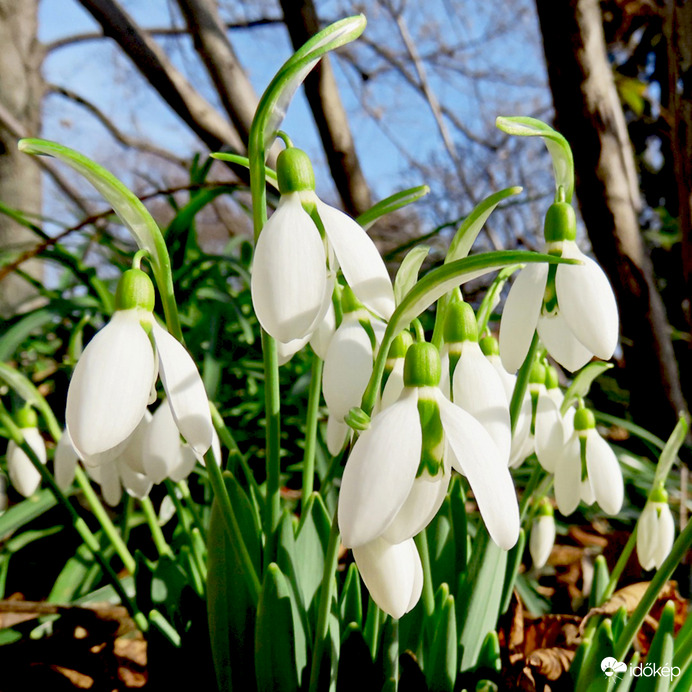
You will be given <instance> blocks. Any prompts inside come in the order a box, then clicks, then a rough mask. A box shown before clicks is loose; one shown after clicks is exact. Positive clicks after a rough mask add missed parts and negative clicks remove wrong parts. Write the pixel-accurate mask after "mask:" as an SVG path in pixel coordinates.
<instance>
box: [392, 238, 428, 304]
mask: <svg viewBox="0 0 692 692" xmlns="http://www.w3.org/2000/svg"><path fill="white" fill-rule="evenodd" d="M429 252H430V248H429V247H426V246H425V245H418V246H416V247H414V248H413V249H412V250H410V251H409V252H408V253H407V254H406V257H404V259H403V260H401V264H400V265H399V269H398V271H397V273H396V277H395V278H394V300H395V302H396V304H397V305H399V303H401V301H402V300H403V299H404V297H405V296H406V294H407V293H408V292H409V291H410V290H411V289H412V288H413V286H414V285H415V283H416V281H418V272H419V271H420V268H421V265H422V264H423V262H425V258H426V257H427V256H428V253H429Z"/></svg>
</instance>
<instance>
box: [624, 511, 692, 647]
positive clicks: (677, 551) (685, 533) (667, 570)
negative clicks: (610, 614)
mask: <svg viewBox="0 0 692 692" xmlns="http://www.w3.org/2000/svg"><path fill="white" fill-rule="evenodd" d="M691 546H692V521H688V522H687V526H685V528H684V529H683V530H682V532H681V533H680V535H679V536H678V538H677V540H676V541H675V543H674V544H673V549H672V550H671V551H670V554H669V555H668V557H667V558H666V559H665V560H664V562H663V564H662V565H661V566H660V567H659V569H658V571H657V572H656V574H654V577H653V579H652V580H651V582H650V583H649V586H648V588H647V590H646V592H645V593H644V596H643V597H642V599H641V601H639V603H638V605H637V607H636V608H635V609H634V612H633V613H632V616H631V617H630V619H629V620H628V621H627V625H625V629H624V630H623V631H622V634H621V635H620V636H619V637H618V639H617V641H616V642H615V653H614V654H613V655H614V656H615V658H617V660H618V661H622V660H623V658H624V657H625V655H626V654H627V652H628V651H629V648H630V646H631V645H632V642H633V641H634V638H635V636H636V634H637V631H638V630H639V628H640V627H641V625H642V623H643V622H644V618H645V617H646V616H647V614H648V612H649V611H650V610H651V607H652V606H653V604H654V603H655V602H656V599H657V598H658V594H659V593H660V592H661V590H662V589H663V587H664V586H665V585H666V583H667V582H668V580H669V579H670V578H671V577H672V576H673V572H674V571H675V569H676V568H677V566H678V565H679V564H680V563H681V562H682V560H683V558H684V557H685V554H686V553H687V551H688V550H689V549H690V547H691Z"/></svg>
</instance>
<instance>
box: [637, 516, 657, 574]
mask: <svg viewBox="0 0 692 692" xmlns="http://www.w3.org/2000/svg"><path fill="white" fill-rule="evenodd" d="M656 504H658V503H654V502H647V503H646V504H645V505H644V509H643V510H642V513H641V516H640V517H639V522H638V525H637V558H638V559H639V564H640V565H641V566H642V567H643V568H644V569H645V570H650V569H653V568H654V567H655V565H656V558H655V555H656V547H657V544H658V543H659V536H658V515H657V512H656Z"/></svg>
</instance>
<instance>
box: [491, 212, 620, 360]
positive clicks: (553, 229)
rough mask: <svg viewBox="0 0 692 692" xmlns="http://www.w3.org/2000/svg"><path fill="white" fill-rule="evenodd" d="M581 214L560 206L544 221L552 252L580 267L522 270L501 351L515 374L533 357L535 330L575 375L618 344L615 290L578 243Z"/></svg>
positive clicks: (502, 330) (514, 288)
mask: <svg viewBox="0 0 692 692" xmlns="http://www.w3.org/2000/svg"><path fill="white" fill-rule="evenodd" d="M575 238H576V216H575V214H574V209H573V208H572V206H571V205H570V204H568V203H567V202H556V203H555V204H553V205H551V207H550V208H549V209H548V213H547V215H546V220H545V239H546V244H547V251H548V252H549V253H551V254H554V255H558V256H560V257H564V258H566V259H576V260H579V261H580V262H581V264H560V265H547V264H543V263H540V264H531V265H530V266H527V267H525V268H524V269H522V270H521V272H520V273H519V275H518V276H517V278H516V280H515V282H514V284H513V286H512V288H511V289H510V292H509V295H508V296H507V301H506V303H505V307H504V310H503V313H502V320H501V323H500V353H501V355H502V362H503V363H504V365H505V368H507V370H508V371H509V372H515V371H516V370H517V369H518V368H519V367H520V366H521V364H522V363H523V361H524V359H525V358H526V354H527V353H528V350H529V346H530V344H531V340H532V339H533V334H534V331H535V330H536V329H537V330H538V336H539V337H540V339H541V341H542V342H543V344H544V345H545V347H546V349H547V350H548V353H550V355H551V356H552V357H553V358H554V359H555V360H556V361H557V362H558V363H560V365H563V366H564V367H565V368H567V370H570V371H572V372H574V371H575V370H578V369H579V368H581V367H582V366H583V365H585V364H586V363H588V362H589V361H590V360H591V358H592V357H593V356H597V357H598V358H602V359H603V360H608V359H609V358H611V357H612V355H613V352H614V351H615V347H616V346H617V340H618V313H617V305H616V303H615V296H614V294H613V289H612V288H611V286H610V283H609V281H608V279H607V277H606V275H605V274H604V272H603V270H602V269H601V268H600V267H599V266H598V264H597V263H596V262H594V261H593V260H592V259H590V258H588V257H587V256H586V255H584V254H583V253H582V252H581V251H580V250H579V248H578V247H577V245H576V243H575V242H574V240H575Z"/></svg>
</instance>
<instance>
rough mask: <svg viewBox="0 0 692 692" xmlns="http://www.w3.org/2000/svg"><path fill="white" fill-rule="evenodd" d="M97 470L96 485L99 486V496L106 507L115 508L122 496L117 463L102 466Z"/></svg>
mask: <svg viewBox="0 0 692 692" xmlns="http://www.w3.org/2000/svg"><path fill="white" fill-rule="evenodd" d="M98 469H99V471H98V475H99V477H98V480H97V483H98V484H99V485H100V486H101V495H102V496H103V499H104V501H105V502H106V504H107V505H110V506H111V507H115V506H116V505H117V504H118V503H119V502H120V498H121V497H122V495H123V489H122V485H121V484H120V474H119V473H118V465H117V463H113V464H102V465H101V466H99V467H98Z"/></svg>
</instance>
